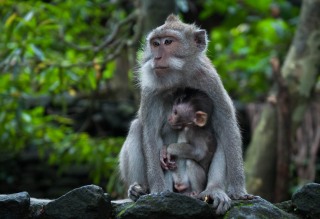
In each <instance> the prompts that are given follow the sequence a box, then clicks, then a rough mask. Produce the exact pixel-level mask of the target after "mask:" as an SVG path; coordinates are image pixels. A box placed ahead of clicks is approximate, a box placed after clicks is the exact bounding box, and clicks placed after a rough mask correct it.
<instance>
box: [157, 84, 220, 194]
mask: <svg viewBox="0 0 320 219" xmlns="http://www.w3.org/2000/svg"><path fill="white" fill-rule="evenodd" d="M212 109H213V106H212V103H211V100H210V99H209V97H208V96H207V95H206V94H205V93H203V92H200V91H196V90H191V89H185V90H183V91H182V92H178V94H177V95H176V98H175V100H174V103H173V106H172V112H171V113H170V115H169V118H168V122H169V125H170V126H171V128H173V129H176V130H178V131H179V135H178V142H177V143H176V144H175V143H173V144H170V145H169V146H168V148H167V146H164V147H163V149H162V153H161V154H160V161H161V166H162V168H163V169H165V170H170V171H166V172H165V178H166V180H167V184H168V185H170V184H171V185H172V184H173V185H174V189H175V190H176V191H178V192H179V193H183V194H187V195H191V196H196V195H198V194H199V193H200V192H202V191H203V190H204V189H205V186H206V182H207V173H208V169H209V165H210V163H211V160H212V157H213V153H214V151H215V139H214V136H213V132H212V131H211V129H210V126H208V123H207V120H208V117H211V113H212ZM172 156H174V157H175V159H174V160H172Z"/></svg>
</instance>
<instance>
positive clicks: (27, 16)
mask: <svg viewBox="0 0 320 219" xmlns="http://www.w3.org/2000/svg"><path fill="white" fill-rule="evenodd" d="M33 15H34V12H33V11H30V12H29V13H28V14H27V15H26V16H24V20H25V21H27V22H28V21H30V20H31V19H32V17H33Z"/></svg>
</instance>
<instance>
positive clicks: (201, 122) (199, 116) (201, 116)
mask: <svg viewBox="0 0 320 219" xmlns="http://www.w3.org/2000/svg"><path fill="white" fill-rule="evenodd" d="M207 120H208V114H207V113H205V112H202V111H197V112H196V116H195V118H194V120H193V122H194V124H195V125H197V126H199V127H203V126H205V125H206V124H207Z"/></svg>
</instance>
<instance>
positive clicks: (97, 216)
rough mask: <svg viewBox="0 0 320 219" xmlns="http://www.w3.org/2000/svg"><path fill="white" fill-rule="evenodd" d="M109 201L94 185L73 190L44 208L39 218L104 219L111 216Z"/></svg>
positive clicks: (100, 189)
mask: <svg viewBox="0 0 320 219" xmlns="http://www.w3.org/2000/svg"><path fill="white" fill-rule="evenodd" d="M111 212H112V209H111V200H110V197H109V196H108V195H105V194H104V192H103V190H102V188H100V187H98V186H95V185H88V186H83V187H80V188H77V189H74V190H72V191H70V192H68V193H67V194H65V195H63V196H61V197H60V198H58V199H56V200H54V201H51V202H49V203H48V204H47V205H45V206H44V208H43V212H42V215H41V216H40V217H39V218H48V219H82V218H83V219H88V218H90V219H106V218H109V217H110V216H111Z"/></svg>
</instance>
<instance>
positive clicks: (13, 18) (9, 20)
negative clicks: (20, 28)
mask: <svg viewBox="0 0 320 219" xmlns="http://www.w3.org/2000/svg"><path fill="white" fill-rule="evenodd" d="M16 17H17V13H13V14H12V15H11V16H10V17H9V18H8V19H7V20H6V23H5V25H4V26H5V27H6V28H8V27H9V26H10V25H11V24H12V23H13V21H14V20H15V19H16Z"/></svg>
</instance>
